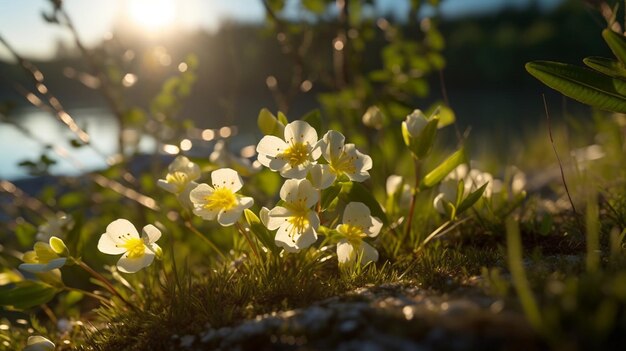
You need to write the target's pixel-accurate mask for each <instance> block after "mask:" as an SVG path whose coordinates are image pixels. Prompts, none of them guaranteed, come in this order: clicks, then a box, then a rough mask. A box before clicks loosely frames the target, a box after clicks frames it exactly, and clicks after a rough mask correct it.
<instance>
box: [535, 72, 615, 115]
mask: <svg viewBox="0 0 626 351" xmlns="http://www.w3.org/2000/svg"><path fill="white" fill-rule="evenodd" d="M526 70H527V71H528V73H530V74H532V75H533V76H534V77H535V78H537V79H539V80H540V81H541V82H543V83H544V84H545V85H547V86H549V87H550V88H552V89H555V90H558V91H559V92H561V93H562V94H563V95H566V96H569V97H571V98H572V99H575V100H578V101H580V102H582V103H584V104H587V105H591V106H594V107H598V108H601V109H605V110H609V111H615V112H622V113H626V82H624V81H622V80H621V79H617V78H612V77H608V76H605V75H603V74H601V73H598V72H595V71H592V70H590V69H587V68H584V67H578V66H574V65H570V64H566V63H559V62H551V61H533V62H529V63H527V64H526Z"/></svg>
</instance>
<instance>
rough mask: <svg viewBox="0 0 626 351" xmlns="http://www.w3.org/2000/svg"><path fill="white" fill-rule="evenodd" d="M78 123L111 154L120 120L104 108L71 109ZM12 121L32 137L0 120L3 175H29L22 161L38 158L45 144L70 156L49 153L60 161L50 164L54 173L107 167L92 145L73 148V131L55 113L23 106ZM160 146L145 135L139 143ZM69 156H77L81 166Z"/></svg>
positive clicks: (149, 148) (147, 147)
mask: <svg viewBox="0 0 626 351" xmlns="http://www.w3.org/2000/svg"><path fill="white" fill-rule="evenodd" d="M68 112H69V113H70V115H71V116H72V117H74V119H75V120H76V123H77V124H78V125H79V126H80V127H81V128H83V129H84V130H86V131H87V133H88V134H89V135H90V137H91V142H92V143H93V145H94V146H95V147H96V148H97V149H98V150H100V151H101V152H102V153H104V154H105V155H107V156H111V155H113V154H115V152H116V149H117V130H118V129H117V128H118V126H117V121H116V120H115V118H113V116H112V115H111V114H110V113H109V112H108V111H106V110H104V109H99V108H82V109H73V110H70V111H68ZM11 121H14V122H15V123H16V124H18V125H19V126H20V127H22V128H25V129H26V130H28V131H29V132H30V133H31V134H32V137H30V136H27V135H25V134H24V133H23V132H21V131H20V129H19V128H17V127H15V126H13V125H11V124H7V123H2V124H0V178H1V179H9V180H12V179H18V178H24V177H28V173H27V170H26V169H24V168H23V167H20V166H19V165H18V164H19V163H20V162H22V161H25V160H33V161H34V160H37V159H39V157H40V155H41V154H42V152H43V151H44V146H43V145H45V144H49V145H51V146H53V147H57V148H61V149H64V150H66V151H67V152H68V156H69V157H66V158H64V157H61V156H59V155H58V154H56V153H55V151H53V150H48V151H47V155H49V157H51V158H53V159H54V160H56V161H57V164H55V165H53V166H52V167H51V168H50V171H51V173H52V174H53V175H60V174H63V175H76V174H80V173H83V172H85V171H90V170H94V169H100V168H105V167H106V160H105V158H104V157H103V156H101V155H99V154H98V153H97V152H96V151H94V150H93V149H92V148H91V147H81V148H73V147H72V146H71V145H70V142H69V140H71V139H72V138H73V134H72V132H70V130H69V129H68V128H67V127H66V126H65V125H64V124H63V123H62V122H60V121H59V120H58V119H56V118H55V117H54V116H53V115H51V114H50V113H47V112H43V111H41V110H38V109H34V108H24V109H19V110H17V111H15V112H14V113H12V114H11ZM155 147H156V144H155V142H154V140H153V139H151V138H147V137H144V138H142V140H141V141H140V143H139V149H140V151H144V152H151V151H152V150H154V148H155ZM69 159H73V160H77V161H78V162H79V163H80V166H77V165H75V163H74V162H71V161H69Z"/></svg>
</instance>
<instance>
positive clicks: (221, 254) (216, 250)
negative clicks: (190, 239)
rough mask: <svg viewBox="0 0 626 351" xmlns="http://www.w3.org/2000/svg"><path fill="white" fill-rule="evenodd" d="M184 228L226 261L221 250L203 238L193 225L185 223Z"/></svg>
mask: <svg viewBox="0 0 626 351" xmlns="http://www.w3.org/2000/svg"><path fill="white" fill-rule="evenodd" d="M185 227H187V228H188V229H189V230H191V231H192V232H193V233H194V234H196V235H197V236H199V237H200V238H201V239H202V240H204V242H205V243H207V245H209V247H210V248H211V249H213V251H215V252H217V253H218V254H219V255H220V257H221V258H222V259H223V260H224V261H226V256H225V255H224V253H222V250H220V249H219V248H218V247H217V246H216V245H215V244H214V243H213V241H211V239H209V238H207V237H206V236H204V234H202V233H200V231H199V230H198V229H196V227H194V226H193V224H191V222H189V221H185Z"/></svg>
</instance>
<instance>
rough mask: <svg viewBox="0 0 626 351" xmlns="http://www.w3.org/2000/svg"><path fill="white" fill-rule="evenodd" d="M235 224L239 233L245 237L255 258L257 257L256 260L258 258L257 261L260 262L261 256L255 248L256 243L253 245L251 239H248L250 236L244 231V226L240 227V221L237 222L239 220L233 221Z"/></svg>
mask: <svg viewBox="0 0 626 351" xmlns="http://www.w3.org/2000/svg"><path fill="white" fill-rule="evenodd" d="M235 225H236V226H237V229H238V230H239V232H240V233H241V235H243V236H244V238H246V241H248V245H250V247H251V248H252V252H254V256H256V258H257V260H259V262H261V256H260V255H259V251H258V250H257V247H256V245H254V244H253V243H252V239H250V237H249V236H248V234H247V233H246V230H245V229H244V227H242V226H241V223H239V222H235Z"/></svg>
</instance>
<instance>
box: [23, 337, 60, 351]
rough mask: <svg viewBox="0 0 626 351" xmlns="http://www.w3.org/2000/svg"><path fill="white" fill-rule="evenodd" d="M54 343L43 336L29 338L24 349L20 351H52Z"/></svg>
mask: <svg viewBox="0 0 626 351" xmlns="http://www.w3.org/2000/svg"><path fill="white" fill-rule="evenodd" d="M55 347H56V346H55V345H54V343H53V342H52V341H50V340H48V339H46V338H44V337H43V336H40V335H36V336H29V337H28V340H26V347H24V349H22V351H54V348H55Z"/></svg>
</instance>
